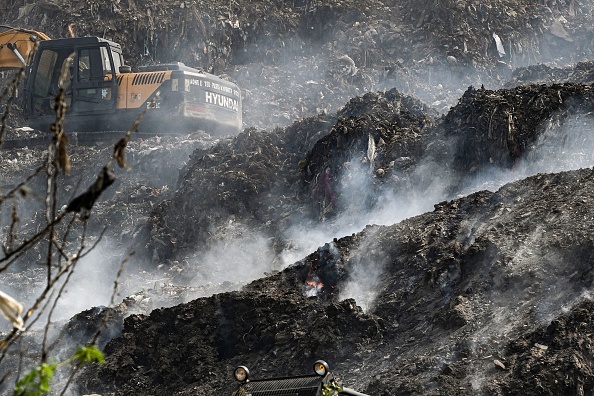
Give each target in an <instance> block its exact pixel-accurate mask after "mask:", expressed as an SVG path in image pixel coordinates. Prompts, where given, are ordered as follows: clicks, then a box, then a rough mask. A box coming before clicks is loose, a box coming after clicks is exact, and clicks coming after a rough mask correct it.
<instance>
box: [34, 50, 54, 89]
mask: <svg viewBox="0 0 594 396" xmlns="http://www.w3.org/2000/svg"><path fill="white" fill-rule="evenodd" d="M57 61H58V53H57V52H56V51H54V50H49V49H47V50H44V51H43V52H42V53H41V56H40V57H39V66H38V67H37V74H36V75H35V86H34V87H33V94H34V95H35V96H36V97H46V96H48V94H49V93H50V85H51V83H52V80H53V78H54V71H55V70H56V62H57Z"/></svg>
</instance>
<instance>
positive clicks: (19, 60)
mask: <svg viewBox="0 0 594 396" xmlns="http://www.w3.org/2000/svg"><path fill="white" fill-rule="evenodd" d="M49 39H50V38H49V37H48V36H47V35H46V34H45V33H42V32H38V31H35V30H29V29H20V28H13V27H10V26H5V25H0V71H2V70H18V69H21V68H22V67H24V66H27V65H28V63H29V62H28V60H29V59H30V58H31V54H32V52H33V51H34V50H35V46H36V43H37V42H38V41H41V40H49Z"/></svg>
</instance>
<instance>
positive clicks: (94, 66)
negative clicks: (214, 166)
mask: <svg viewBox="0 0 594 396" xmlns="http://www.w3.org/2000/svg"><path fill="white" fill-rule="evenodd" d="M22 68H24V69H25V72H26V76H27V78H26V81H25V85H24V97H23V101H24V113H25V114H24V115H25V117H26V118H27V119H28V122H29V124H30V126H31V127H33V128H35V129H39V130H48V129H49V126H50V125H51V123H52V122H53V121H54V120H55V117H56V115H55V112H54V109H53V107H54V100H55V98H56V96H57V94H58V92H59V90H60V89H64V93H65V103H66V106H67V113H66V117H65V121H64V126H65V128H66V129H67V130H71V131H79V132H93V131H110V130H122V129H128V128H129V127H130V126H131V125H132V124H133V123H134V121H135V120H136V119H137V117H138V115H139V114H140V112H141V111H143V110H144V109H147V108H148V111H147V112H146V114H145V116H144V118H143V120H142V123H141V125H140V128H139V130H140V131H142V132H150V133H159V134H169V133H171V134H175V133H187V132H194V131H196V130H204V131H206V132H208V133H211V134H215V135H223V134H225V135H229V134H237V133H239V132H240V131H241V129H242V103H241V91H240V89H239V87H238V86H237V85H236V84H234V83H232V82H230V81H227V80H224V79H221V78H219V77H217V76H215V75H213V74H209V73H206V72H203V71H200V70H198V69H194V68H191V67H188V66H186V65H184V64H183V63H180V62H177V63H171V64H161V65H152V66H144V67H139V70H138V71H137V72H132V71H131V68H130V66H127V65H125V63H124V58H123V56H122V48H121V46H120V45H119V44H118V43H115V42H113V41H110V40H106V39H103V38H100V37H75V38H60V39H50V38H49V37H48V36H47V35H46V34H44V33H41V32H37V31H35V30H29V29H21V28H14V27H10V26H0V71H5V70H19V69H22Z"/></svg>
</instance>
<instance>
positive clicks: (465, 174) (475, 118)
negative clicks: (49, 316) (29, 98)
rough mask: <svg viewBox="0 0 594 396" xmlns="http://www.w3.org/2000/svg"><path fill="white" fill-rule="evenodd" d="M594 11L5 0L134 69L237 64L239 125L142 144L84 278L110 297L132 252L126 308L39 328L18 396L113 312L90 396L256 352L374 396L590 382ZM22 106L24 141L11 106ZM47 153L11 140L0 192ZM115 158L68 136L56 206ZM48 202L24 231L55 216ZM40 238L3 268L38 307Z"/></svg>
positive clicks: (283, 371) (86, 386)
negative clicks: (96, 42)
mask: <svg viewBox="0 0 594 396" xmlns="http://www.w3.org/2000/svg"><path fill="white" fill-rule="evenodd" d="M83 3H84V4H83ZM87 6H88V7H90V8H89V9H87V8H85V7H87ZM591 8H592V7H591V5H589V4H588V3H587V2H582V1H575V0H567V1H532V2H524V3H522V4H517V2H512V1H499V2H493V1H490V2H478V1H470V2H456V1H439V2H435V1H407V0H404V1H390V2H387V1H380V0H370V1H363V2H361V1H350V0H345V1H336V2H322V1H292V2H285V1H272V2H271V1H250V2H243V1H233V2H223V1H210V2H201V1H186V0H184V1H181V0H176V1H172V2H171V1H170V2H163V1H160V0H154V1H151V2H141V1H140V0H136V1H132V0H127V1H119V2H104V1H94V2H91V3H88V2H80V1H79V2H77V1H70V2H61V1H59V0H54V1H44V2H36V3H31V4H25V5H23V4H21V3H19V4H14V3H11V2H7V1H4V2H0V9H2V10H3V12H2V16H1V17H0V19H1V21H0V22H1V23H5V24H11V25H15V24H19V26H21V27H27V28H33V29H36V30H40V31H44V32H46V33H48V34H49V35H50V36H52V37H60V36H67V35H70V34H75V35H86V34H92V35H99V36H101V37H106V38H109V39H112V40H114V41H117V42H120V43H121V44H122V47H123V48H124V51H125V55H126V58H127V59H128V62H130V64H131V65H132V66H133V67H135V66H138V65H143V64H150V63H156V62H172V61H182V62H185V63H186V64H188V65H191V66H195V67H201V68H203V69H205V70H207V71H210V72H214V73H216V74H224V75H225V77H227V78H229V79H231V80H233V81H234V82H236V83H237V84H238V85H240V86H241V87H242V90H243V95H244V126H245V129H244V130H243V132H242V133H240V134H239V135H238V136H233V137H211V136H209V135H208V131H201V132H196V133H192V134H189V135H187V136H170V137H167V138H160V137H158V136H157V137H154V138H152V139H147V140H139V141H133V142H131V144H130V147H129V148H128V158H129V163H130V167H129V169H126V170H123V171H121V172H120V173H119V174H118V175H117V179H116V182H115V184H114V185H113V186H112V187H111V190H107V191H106V193H105V195H104V196H102V198H101V200H99V201H98V202H97V203H96V206H95V207H94V208H93V212H92V214H91V218H90V222H89V225H88V228H89V233H90V235H92V234H93V233H96V235H97V234H100V235H102V238H104V241H103V242H102V243H98V245H97V254H96V255H94V258H93V260H91V259H89V261H90V265H89V266H87V267H84V271H86V272H85V274H81V276H80V277H79V278H78V279H77V280H76V282H78V286H79V287H80V288H82V289H83V290H84V289H85V288H86V290H87V291H88V290H90V288H93V290H96V292H95V293H94V294H100V293H99V290H101V291H102V292H103V289H106V290H108V292H106V295H108V296H109V295H110V294H111V290H112V289H113V288H114V276H115V274H114V273H115V272H117V268H118V267H119V266H120V263H121V262H122V261H125V262H126V265H127V267H126V271H125V272H124V273H123V275H122V276H121V277H120V278H119V279H118V280H117V281H116V287H117V288H118V290H119V293H118V298H117V299H116V301H114V302H113V304H110V301H109V299H108V298H107V299H105V300H102V302H98V301H99V300H93V301H92V302H91V305H87V306H82V305H81V306H80V307H78V308H77V309H76V310H75V311H74V312H72V313H71V314H70V315H67V316H65V317H61V318H60V320H59V321H58V320H56V323H55V327H56V330H55V331H52V332H51V333H50V334H47V335H46V336H45V337H44V335H43V330H38V329H32V330H31V331H29V332H27V334H25V336H24V337H23V343H24V345H26V346H27V351H30V352H27V354H23V353H22V352H21V350H20V349H19V348H18V347H14V348H12V349H10V350H9V351H7V352H6V353H5V355H2V357H1V358H2V360H0V377H2V376H4V375H5V373H6V377H5V378H6V379H5V380H4V381H2V382H1V383H0V389H1V390H2V392H3V393H6V394H8V393H10V392H11V390H12V388H13V387H14V382H15V381H16V380H17V377H18V373H15V372H13V371H10V370H8V368H9V367H17V365H19V364H21V365H23V366H24V368H23V370H24V369H26V368H29V367H30V366H31V365H32V364H33V363H34V362H37V361H39V356H38V355H37V354H36V352H34V351H37V350H39V348H40V345H41V344H42V342H41V341H39V340H40V339H45V338H46V337H47V338H48V339H49V340H45V341H43V342H44V343H45V344H44V345H47V346H46V347H45V349H46V350H47V352H48V353H49V355H55V356H56V358H57V359H59V358H60V357H63V356H65V354H67V353H68V351H71V349H72V343H79V344H81V343H82V344H84V343H85V342H89V341H90V338H92V337H93V335H94V334H95V333H96V331H97V328H98V327H101V328H102V331H101V337H99V338H98V345H99V347H100V348H101V349H102V350H104V352H105V359H106V362H105V363H104V364H102V365H96V364H93V365H91V366H89V367H86V368H84V369H83V370H81V371H80V372H77V374H76V376H75V377H74V379H73V380H72V381H71V382H68V387H69V390H68V392H72V394H93V393H95V394H102V395H112V394H113V395H141V394H142V395H147V394H151V395H152V394H154V395H162V394H179V395H213V394H217V395H223V394H228V395H230V394H232V391H233V379H232V375H231V373H232V370H233V369H234V368H235V367H236V366H238V365H246V366H248V367H249V368H250V369H251V370H252V371H253V375H254V377H273V376H287V375H294V374H306V373H308V368H309V367H311V364H312V363H313V362H314V361H315V360H317V359H324V360H326V361H328V362H329V363H330V365H331V367H332V369H333V372H334V373H335V374H336V375H337V376H338V377H339V378H340V380H341V381H342V382H343V383H344V385H345V386H348V387H350V388H354V389H356V390H358V391H360V392H364V393H366V394H370V395H380V396H381V395H385V396H387V395H403V394H404V395H476V394H495V395H516V394H523V395H559V394H575V395H585V394H591V393H593V392H594V380H593V378H594V375H593V374H592V372H593V369H594V367H593V363H592V362H594V353H593V352H592V351H593V350H592V348H591V346H592V342H593V340H592V333H591V331H590V330H589V329H590V328H591V327H592V325H593V323H592V317H593V314H594V304H593V303H592V290H593V289H592V287H593V282H594V270H593V269H592V266H591V262H592V257H593V256H594V242H593V237H592V235H594V233H593V232H592V229H593V228H594V220H593V217H592V215H591V207H592V204H593V201H594V199H593V198H594V197H593V191H594V181H593V177H592V176H593V175H592V172H593V171H592V165H593V162H594V158H593V156H592V153H593V152H594V151H593V149H594V147H593V146H594V144H593V143H594V142H593V141H592V126H593V125H594V124H593V121H594V120H593V119H592V114H593V110H594V97H593V90H592V86H591V82H592V80H593V76H594V74H593V71H592V65H591V62H592V60H591V59H594V56H592V48H593V46H592V45H591V44H592V39H593V36H592V29H591V25H592V10H591ZM17 104H18V103H17ZM17 109H18V106H17ZM7 119H8V120H9V123H8V124H7V128H8V129H9V132H10V133H12V134H13V135H12V136H17V137H18V136H21V135H22V134H26V133H27V132H26V129H18V128H19V127H23V126H25V125H21V122H22V121H21V120H20V119H19V118H18V111H17V110H15V111H14V112H13V113H10V114H8V116H7ZM35 133H39V131H36V132H35ZM43 155H44V148H35V147H33V148H24V149H16V150H12V151H4V150H3V151H2V157H1V158H0V171H1V173H2V176H1V177H0V180H2V185H1V188H2V190H1V191H0V194H2V193H3V192H4V189H5V188H6V189H9V188H10V187H11V186H13V185H15V184H18V183H19V180H22V179H23V178H25V177H26V175H28V174H29V173H30V171H31V170H34V169H36V168H37V167H38V166H39V164H40V163H41V160H42V157H43ZM109 155H111V147H99V146H87V147H86V146H77V147H74V148H72V159H73V161H74V162H73V165H76V166H77V167H78V169H77V168H76V167H74V166H73V169H77V172H79V173H73V174H71V175H68V176H65V177H64V178H63V179H62V180H61V182H63V183H64V186H65V187H64V191H62V192H61V193H60V194H59V197H58V198H62V197H63V199H67V198H66V197H71V196H73V195H74V192H76V191H77V189H78V188H80V187H79V186H84V185H86V184H88V183H87V182H88V181H89V180H93V178H94V177H95V175H96V172H97V169H98V164H101V163H102V162H104V160H105V158H106V157H109ZM44 182H45V181H44V179H37V178H33V179H32V180H31V181H29V182H28V186H29V188H30V189H31V191H33V192H35V191H44V190H43V189H44V188H45V185H44ZM41 195H43V194H41ZM0 196H1V195H0ZM19 199H20V198H19ZM27 199H28V198H26V197H25V198H22V200H23V202H28V201H27ZM36 199H37V200H36V201H35V202H36V203H35V204H31V205H30V206H26V207H27V212H28V213H29V212H30V213H31V216H30V217H31V220H30V221H23V222H21V223H19V224H20V227H21V228H20V229H19V235H23V236H24V235H27V234H28V233H31V232H33V230H35V228H36V224H37V221H36V219H39V218H41V217H43V216H44V215H45V212H44V204H43V200H41V199H38V198H36ZM15 202H17V201H15ZM18 202H19V203H18V205H16V207H17V209H18V210H23V211H24V206H22V204H21V203H20V202H21V201H18ZM1 208H2V209H1V213H2V217H1V219H2V223H1V224H2V226H3V227H5V225H6V224H10V222H8V223H7V220H6V219H8V218H10V216H11V210H12V207H11V206H10V205H7V204H6V203H4V202H3V203H2V206H1ZM28 213H21V217H23V218H25V217H27V214H28ZM89 238H90V240H91V241H95V240H97V239H99V238H97V237H93V236H89ZM43 249H44V246H41V247H39V248H38V249H33V250H32V251H30V252H29V253H28V254H27V255H24V256H23V262H20V263H19V265H18V267H15V268H17V269H16V270H14V271H12V272H6V271H5V272H3V273H1V274H0V277H1V281H0V285H1V286H2V288H4V289H7V290H8V291H10V292H11V293H12V294H16V293H18V290H19V288H20V287H22V285H28V286H29V287H28V288H27V292H23V293H22V295H21V296H20V297H21V299H22V300H23V302H24V303H29V304H30V303H31V301H34V299H35V297H36V292H37V291H38V290H42V289H43V287H44V282H45V280H44V272H43V267H40V266H38V265H37V266H36V265H32V264H30V263H35V262H37V261H38V260H39V257H42V252H43ZM132 251H134V255H133V256H132V255H131V252H132ZM91 256H93V255H91ZM25 259H26V260H25ZM25 261H26V262H25ZM83 264H84V263H83ZM91 278H92V279H91ZM88 285H92V286H88ZM3 291H6V290H3ZM72 293H75V291H74V290H73V291H71V293H70V294H72ZM89 294H90V293H88V292H87V293H86V295H89ZM63 297H64V299H65V300H68V298H69V293H65V296H63ZM102 305H105V306H107V305H110V306H108V307H105V306H102ZM58 310H59V309H58ZM65 312H66V310H65ZM67 312H70V311H67ZM106 314H107V315H108V316H105V315H106ZM104 318H106V319H104ZM1 331H3V332H4V331H5V330H4V328H3V330H1ZM19 362H21V363H19ZM9 371H10V372H9ZM67 381H68V378H67V376H58V377H57V378H56V382H55V386H56V387H57V388H59V387H63V386H65V384H66V383H67Z"/></svg>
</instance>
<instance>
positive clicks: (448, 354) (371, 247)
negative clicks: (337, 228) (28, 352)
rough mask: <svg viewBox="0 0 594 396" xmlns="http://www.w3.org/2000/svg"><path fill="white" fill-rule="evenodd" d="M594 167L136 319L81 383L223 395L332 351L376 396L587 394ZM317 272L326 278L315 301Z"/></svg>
mask: <svg viewBox="0 0 594 396" xmlns="http://www.w3.org/2000/svg"><path fill="white" fill-rule="evenodd" d="M592 176H593V172H592V170H590V169H587V170H582V171H573V172H568V173H559V174H553V175H537V176H534V177H530V178H528V179H525V180H522V181H520V182H516V183H513V184H509V185H506V186H505V187H503V188H502V189H500V190H499V191H498V192H496V193H491V192H487V191H483V192H478V193H475V194H472V195H470V196H468V197H465V198H461V199H459V200H454V201H448V202H443V203H440V204H439V205H436V208H435V210H434V211H433V212H431V213H427V214H423V215H420V216H417V217H414V218H411V219H408V220H405V221H403V222H401V223H399V224H396V225H393V226H382V227H379V226H370V227H367V228H366V229H365V230H363V231H362V232H361V233H358V234H356V235H353V236H352V237H346V238H342V239H339V240H336V241H334V242H331V243H329V244H328V245H326V246H324V247H321V248H320V249H319V250H318V252H316V253H313V254H312V255H310V256H308V257H306V258H305V259H303V260H302V261H301V262H299V263H297V264H296V265H295V266H292V267H290V268H288V269H287V270H284V271H283V272H281V273H279V274H278V275H275V276H271V277H268V278H266V279H262V280H259V281H255V282H253V283H252V284H250V285H249V286H247V287H245V289H244V290H243V291H242V292H233V293H225V294H220V295H215V296H213V297H209V298H203V299H198V300H195V301H192V302H190V303H188V304H183V305H180V306H177V307H173V308H167V309H160V310H156V311H154V312H152V313H151V314H150V316H148V317H143V316H132V317H129V318H127V319H126V321H125V326H124V330H123V333H122V337H121V338H119V339H116V340H114V341H113V342H111V343H110V344H108V346H107V348H106V352H107V354H108V356H109V358H108V363H107V364H106V365H105V366H102V367H100V368H97V369H94V370H92V371H93V373H94V374H93V377H94V378H95V379H94V380H93V381H90V382H87V383H86V388H85V389H86V390H88V391H95V392H99V393H102V392H103V393H105V394H111V393H110V392H112V391H113V392H115V394H138V395H140V394H163V393H168V394H194V395H208V394H212V392H215V393H217V394H225V392H224V391H223V389H228V384H229V383H230V381H229V374H230V372H231V370H232V369H233V367H234V366H235V365H239V364H248V365H249V366H250V368H254V370H255V371H257V372H258V373H260V374H261V375H287V374H291V373H294V372H303V368H305V367H309V364H310V362H311V361H313V360H315V359H317V358H319V357H324V358H325V359H327V360H328V361H329V362H332V363H331V364H332V366H333V367H334V368H335V371H337V373H338V374H339V375H340V376H341V377H342V378H343V379H344V381H345V382H346V383H347V384H350V385H351V386H356V387H357V388H358V389H360V390H362V391H364V392H367V393H369V394H373V395H396V394H398V395H401V394H408V395H427V394H435V395H438V394H439V395H460V394H464V395H473V394H479V393H486V394H528V395H543V394H548V395H557V394H589V393H590V392H592V391H593V390H594V382H593V381H592V371H591V370H592V364H593V358H594V355H593V353H592V349H591V347H590V346H591V342H592V334H590V333H589V332H587V331H584V330H582V329H587V328H589V326H590V325H591V323H590V322H591V319H589V318H590V317H591V316H592V313H594V312H592V310H593V309H594V305H593V304H592V301H591V298H592V296H591V287H592V282H593V281H594V278H593V276H594V273H593V272H592V267H591V260H592V257H593V255H594V242H593V240H592V235H593V233H592V228H593V227H594V223H593V222H592V220H591V216H590V206H591V204H592V202H593V195H592V192H593V191H594V184H593V182H592V180H593V179H592ZM313 274H315V275H317V277H318V279H322V280H324V282H325V283H324V289H320V290H318V293H317V295H316V296H314V297H307V291H308V286H307V283H306V282H305V281H306V280H307V279H311V278H312V276H313ZM314 294H315V293H314ZM347 297H353V298H355V301H359V302H360V301H366V302H367V303H368V306H369V307H372V308H371V309H369V310H368V312H367V313H364V312H362V311H361V308H359V307H357V306H356V305H355V301H353V300H351V299H348V298H347ZM345 298H347V299H345ZM589 323H590V324H589ZM149 351H150V352H149ZM289 356H290V358H288V357H289ZM497 362H500V363H497ZM369 372H371V374H369ZM580 390H581V392H583V393H579V392H580Z"/></svg>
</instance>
